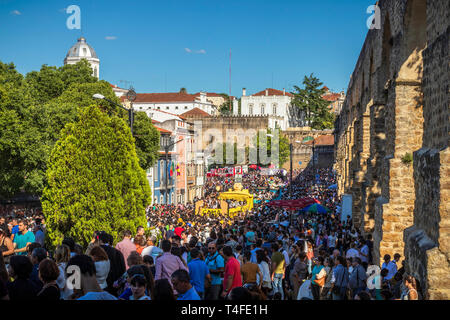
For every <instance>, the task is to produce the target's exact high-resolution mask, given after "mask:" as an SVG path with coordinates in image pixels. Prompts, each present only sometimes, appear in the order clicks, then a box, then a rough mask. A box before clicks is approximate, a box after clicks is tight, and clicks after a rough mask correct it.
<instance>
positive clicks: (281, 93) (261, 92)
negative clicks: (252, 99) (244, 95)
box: [252, 88, 292, 97]
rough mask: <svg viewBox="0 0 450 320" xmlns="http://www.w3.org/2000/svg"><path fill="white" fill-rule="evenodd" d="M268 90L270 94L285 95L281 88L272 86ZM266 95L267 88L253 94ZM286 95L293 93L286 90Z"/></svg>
mask: <svg viewBox="0 0 450 320" xmlns="http://www.w3.org/2000/svg"><path fill="white" fill-rule="evenodd" d="M267 90H268V95H269V96H282V95H283V91H281V90H277V89H271V88H268V89H267ZM265 95H266V90H263V91H260V92H258V93H255V94H252V96H265ZM286 96H290V97H292V94H291V93H289V92H287V91H286Z"/></svg>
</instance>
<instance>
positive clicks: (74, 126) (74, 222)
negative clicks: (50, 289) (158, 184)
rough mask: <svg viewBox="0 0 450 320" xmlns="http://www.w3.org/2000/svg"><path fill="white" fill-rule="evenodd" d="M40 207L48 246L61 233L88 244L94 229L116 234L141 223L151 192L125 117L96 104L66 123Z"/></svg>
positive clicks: (116, 238) (56, 145)
mask: <svg viewBox="0 0 450 320" xmlns="http://www.w3.org/2000/svg"><path fill="white" fill-rule="evenodd" d="M46 174H47V180H48V186H47V187H46V188H45V189H44V191H43V196H42V207H43V210H44V215H45V217H46V220H47V235H48V241H49V245H51V246H52V247H54V246H56V245H58V244H60V243H61V241H62V240H63V238H64V236H70V237H73V238H74V239H75V241H77V242H79V243H81V244H83V245H87V244H88V243H89V241H90V239H91V237H92V233H93V232H94V231H95V230H104V231H106V232H108V233H110V234H111V235H113V237H114V239H115V240H118V239H119V238H118V237H119V234H118V233H119V232H120V231H121V230H123V229H129V230H132V231H135V230H136V228H137V227H138V226H139V225H144V224H145V222H146V219H145V208H146V206H147V205H148V204H149V203H150V201H151V191H150V187H149V184H148V181H147V179H146V174H145V171H144V170H143V169H142V168H141V167H140V165H139V159H138V157H137V154H136V147H135V145H134V138H133V137H132V136H131V132H130V130H129V128H128V125H127V123H126V121H124V119H121V118H119V117H117V116H108V115H107V112H106V111H103V110H101V109H100V108H99V107H98V106H96V105H91V106H90V107H87V108H84V109H82V110H81V111H80V113H79V120H78V121H77V122H75V123H69V124H67V125H66V126H65V128H64V129H63V130H62V131H61V136H60V139H59V140H58V142H57V143H56V144H55V147H54V148H53V150H52V152H51V155H50V158H49V160H48V170H47V173H46Z"/></svg>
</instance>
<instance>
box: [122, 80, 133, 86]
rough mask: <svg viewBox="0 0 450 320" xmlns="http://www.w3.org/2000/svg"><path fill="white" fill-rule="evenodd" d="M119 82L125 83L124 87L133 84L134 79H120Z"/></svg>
mask: <svg viewBox="0 0 450 320" xmlns="http://www.w3.org/2000/svg"><path fill="white" fill-rule="evenodd" d="M119 83H123V84H124V85H123V86H122V87H123V88H128V87H129V84H133V82H132V81H128V80H119Z"/></svg>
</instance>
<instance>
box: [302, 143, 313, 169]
mask: <svg viewBox="0 0 450 320" xmlns="http://www.w3.org/2000/svg"><path fill="white" fill-rule="evenodd" d="M309 141H312V152H313V170H315V169H316V163H315V156H314V149H315V143H316V139H314V138H313V137H311V136H307V137H305V138H304V139H303V143H302V144H304V143H306V142H309Z"/></svg>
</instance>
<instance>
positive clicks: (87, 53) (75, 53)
mask: <svg viewBox="0 0 450 320" xmlns="http://www.w3.org/2000/svg"><path fill="white" fill-rule="evenodd" d="M69 57H70V58H94V59H98V57H97V54H96V53H95V50H94V49H93V48H92V47H91V46H90V45H88V44H87V43H86V39H85V38H83V37H81V38H79V39H78V42H77V43H75V44H74V45H73V46H72V48H70V50H69V52H67V55H66V59H67V58H69Z"/></svg>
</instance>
